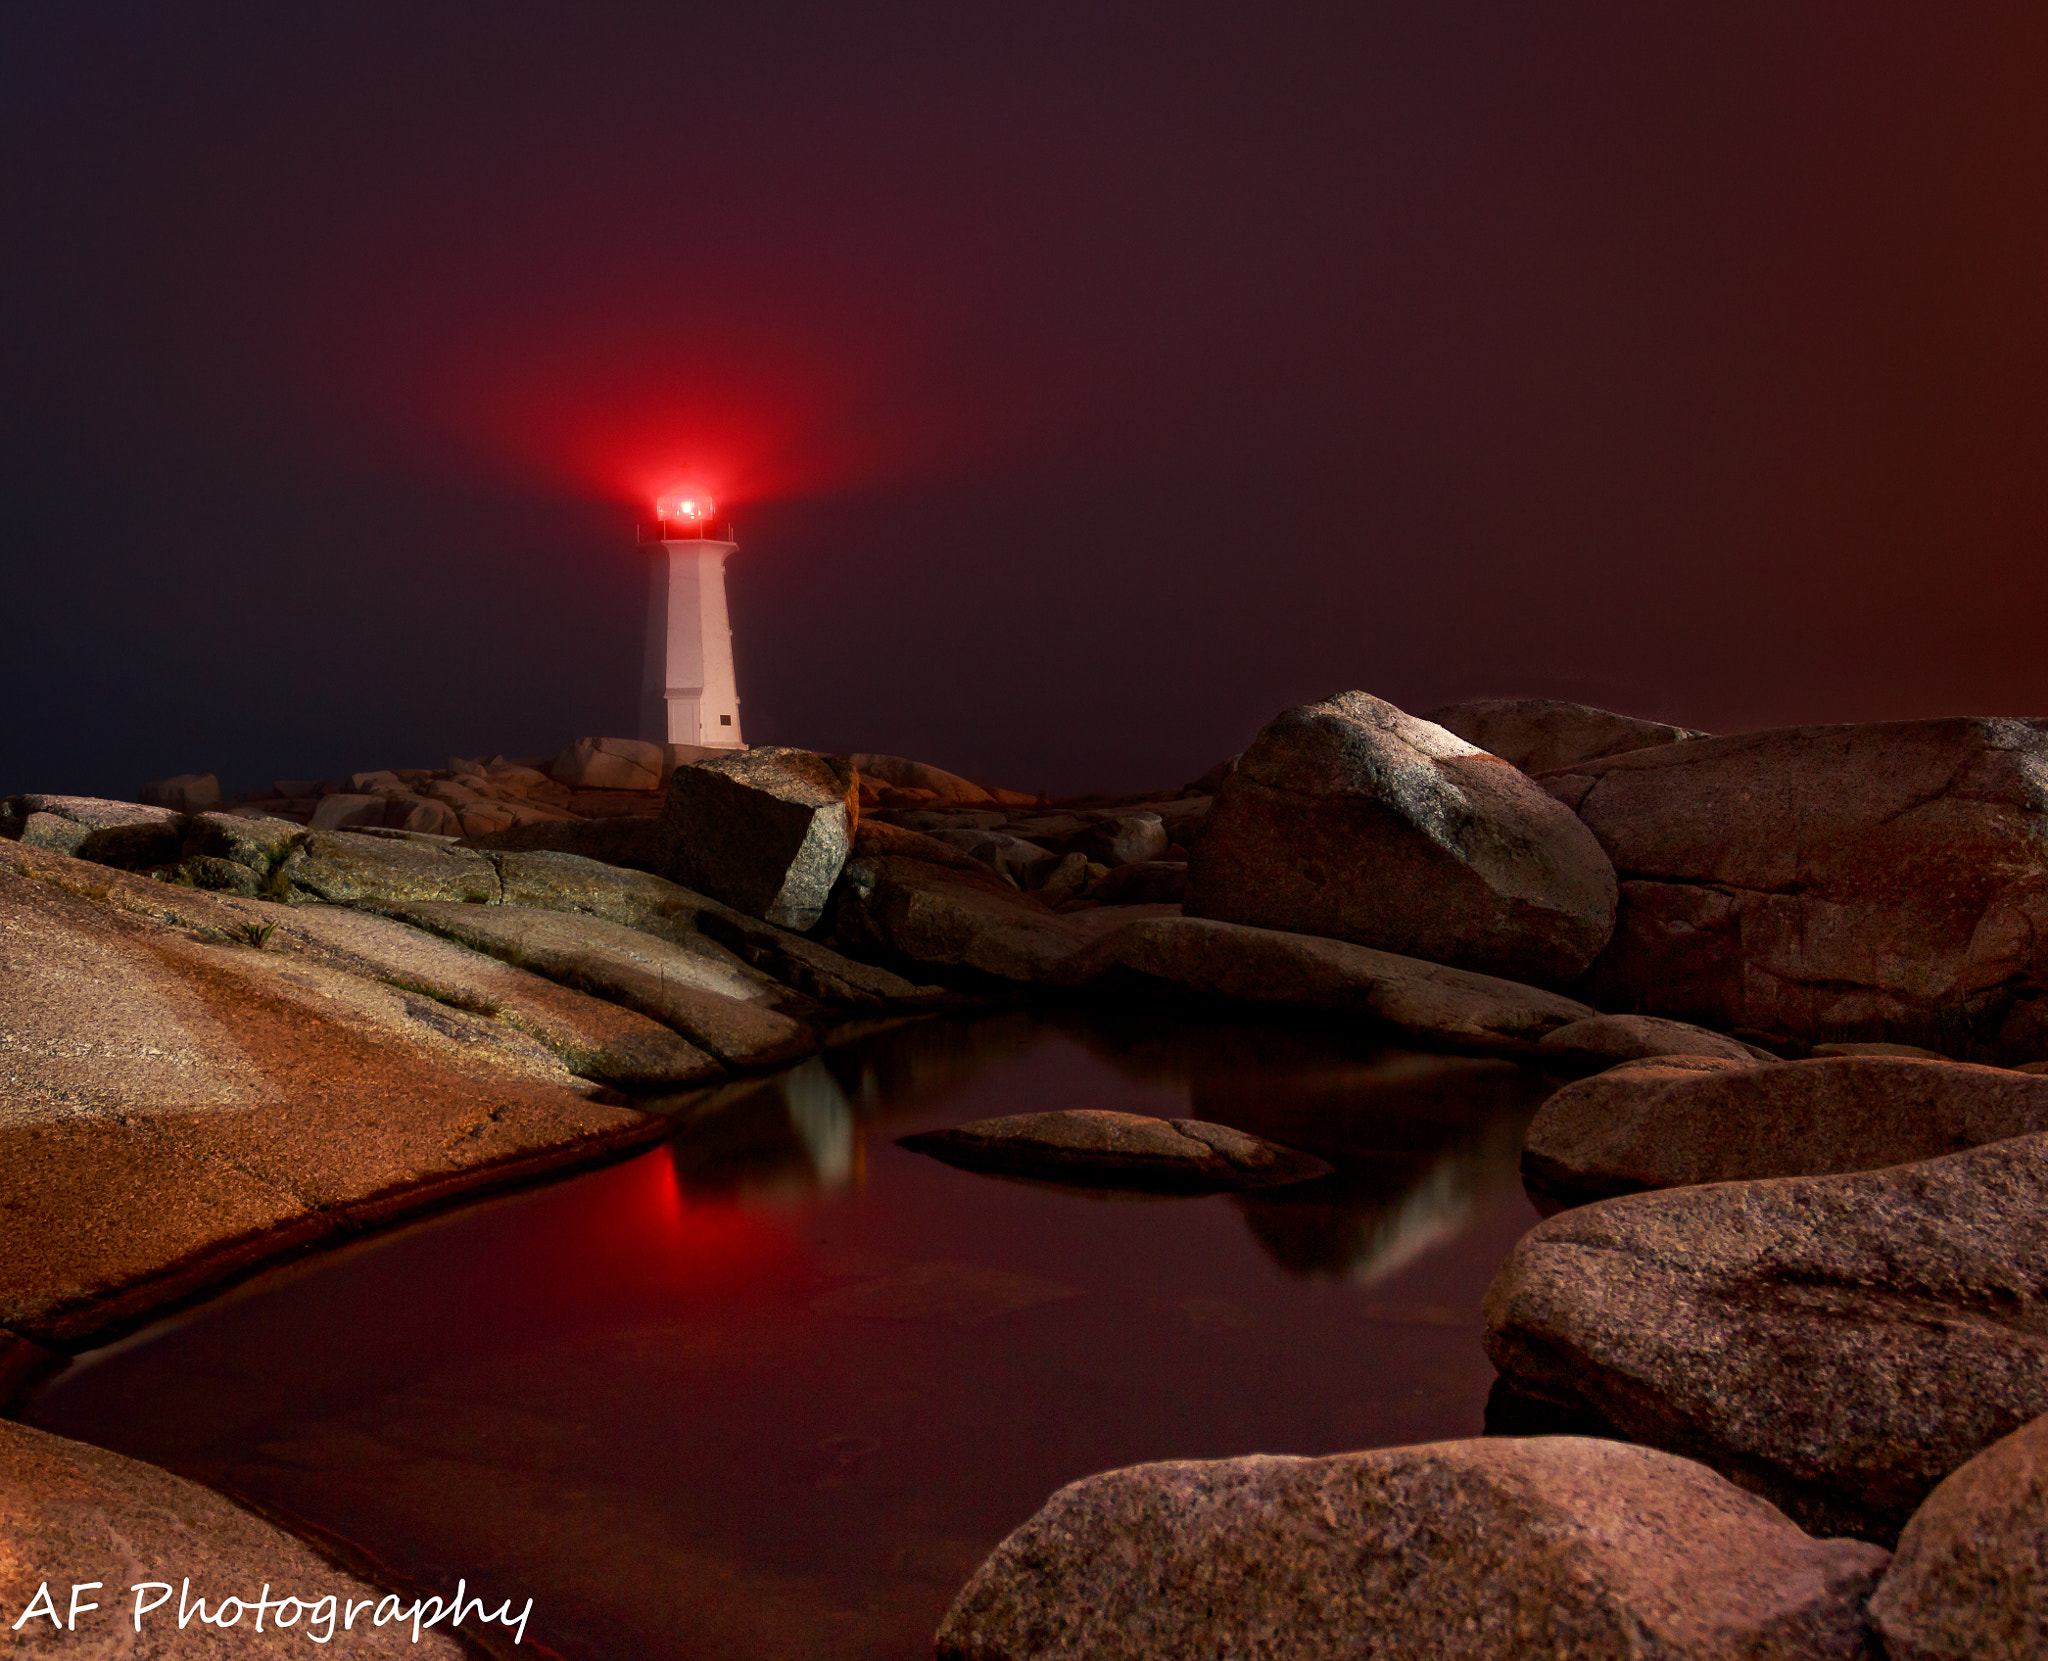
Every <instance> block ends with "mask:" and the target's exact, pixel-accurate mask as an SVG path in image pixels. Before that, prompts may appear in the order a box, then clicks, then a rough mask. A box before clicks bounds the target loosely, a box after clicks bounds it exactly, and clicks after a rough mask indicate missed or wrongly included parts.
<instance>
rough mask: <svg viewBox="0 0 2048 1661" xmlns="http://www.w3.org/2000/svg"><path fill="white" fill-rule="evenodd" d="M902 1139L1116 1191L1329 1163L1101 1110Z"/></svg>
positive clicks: (1256, 1140) (1198, 1125) (1268, 1177)
mask: <svg viewBox="0 0 2048 1661" xmlns="http://www.w3.org/2000/svg"><path fill="white" fill-rule="evenodd" d="M896 1140H897V1144H898V1145H899V1146H900V1147H905V1148H908V1149H910V1151H911V1152H913V1153H924V1154H930V1155H931V1156H932V1157H933V1158H934V1159H942V1160H944V1161H945V1162H946V1163H947V1164H948V1165H959V1166H962V1167H963V1168H965V1169H967V1170H970V1171H995V1172H1000V1173H1002V1174H1004V1175H1008V1176H1027V1177H1043V1178H1046V1179H1048V1180H1050V1181H1053V1182H1077V1183H1088V1184H1095V1185H1108V1186H1114V1187H1119V1188H1157V1189H1167V1190H1175V1191H1180V1192H1200V1193H1214V1192H1216V1191H1217V1190H1219V1189H1233V1188H1264V1187H1268V1186H1271V1185H1273V1184H1275V1183H1283V1182H1302V1181H1306V1180H1307V1179H1308V1178H1310V1177H1320V1176H1327V1175H1329V1173H1330V1171H1331V1170H1332V1169H1333V1167H1332V1166H1330V1165H1329V1164H1328V1163H1327V1162H1325V1161H1323V1160H1321V1159H1318V1158H1316V1157H1315V1155H1313V1154H1306V1153H1302V1152H1300V1151H1298V1150H1297V1149H1294V1148H1283V1147H1281V1146H1280V1145H1279V1144H1278V1143H1276V1142H1268V1141H1266V1140H1265V1139H1264V1138H1263V1137H1258V1136H1248V1135H1246V1134H1245V1133H1244V1132H1243V1131H1241V1130H1232V1129H1231V1128H1230V1127H1229V1126H1227V1125H1212V1124H1207V1123H1205V1122H1204V1121H1202V1120H1200V1119H1153V1118H1148V1117H1147V1116H1145V1115H1144V1114H1141V1113H1112V1112H1108V1111H1105V1110H1103V1109H1100V1108H1071V1109H1063V1110H1059V1111H1056V1112H1051V1113H1015V1114H1009V1115H1006V1116H1005V1117H1002V1118H998V1119H977V1120H975V1121H974V1122H972V1123H971V1124H965V1125H955V1126H953V1127H952V1128H951V1129H949V1130H928V1131H921V1132H919V1133H918V1134H917V1135H915V1136H899V1137H898V1138H897V1139H896Z"/></svg>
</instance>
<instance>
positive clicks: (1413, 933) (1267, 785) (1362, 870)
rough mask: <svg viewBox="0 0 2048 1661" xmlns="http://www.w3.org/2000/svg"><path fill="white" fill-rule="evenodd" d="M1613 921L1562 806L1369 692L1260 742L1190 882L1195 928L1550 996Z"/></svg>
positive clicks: (1591, 846) (1220, 805)
mask: <svg viewBox="0 0 2048 1661" xmlns="http://www.w3.org/2000/svg"><path fill="white" fill-rule="evenodd" d="M1614 907H1615V877H1614V869H1613V867H1612V866H1611V865H1610V864H1609V863H1608V859H1607V856H1606V854H1604V853H1603V852H1602V851H1601V849H1600V846H1599V844H1598V843H1597V842H1596V841H1595V840H1594V839H1593V837H1592V836H1591V834H1590V833H1588V832H1587V830H1586V828H1585V826H1584V825H1582V824H1580V823H1579V821H1578V819H1577V818H1576V817H1575V816H1574V815H1573V814H1572V813H1571V811H1570V810H1569V809H1568V808H1566V807H1564V806H1563V805H1561V804H1560V803H1559V802H1557V801H1555V800H1553V799H1552V798H1551V796H1550V795H1549V794H1547V793H1546V792H1545V791H1544V790H1542V789H1541V788H1539V787H1538V786H1537V785H1534V784H1532V783H1530V782H1529V780H1528V779H1526V778H1524V777H1523V776H1522V774H1520V773H1519V772H1517V771H1516V770H1515V769H1514V768H1513V767H1512V766H1510V765H1509V764H1508V763H1506V762H1504V761H1502V760H1501V759H1500V758H1499V757H1498V756H1492V755H1488V754H1487V753H1486V752H1485V751H1483V750H1480V749H1477V748H1475V747H1474V746H1472V745H1470V744H1468V743H1466V742H1465V741H1464V740H1463V739H1461V738H1458V737H1457V736H1455V735H1454V734H1452V733H1449V732H1446V731H1445V730H1444V729H1443V728H1442V727H1439V726H1435V725H1433V724H1431V723H1430V722H1427V721H1421V720H1418V719H1416V718H1415V717H1414V716H1412V715H1408V714H1405V713H1404V712H1402V711H1401V710H1398V709H1396V708H1395V707H1394V706H1393V705H1392V704H1389V703H1386V702H1384V701H1383V700H1381V699H1378V698H1374V697H1371V696H1369V695H1368V694H1366V693H1363V692H1346V693H1343V694H1340V695H1339V696H1337V697H1335V698H1331V699H1329V700H1328V701H1326V702H1324V703H1320V704H1309V705H1304V706H1303V707H1301V708H1298V709H1290V710H1287V711H1286V712H1284V713H1283V714H1282V715H1280V716H1279V717H1278V718H1277V719H1276V720H1274V721H1273V722H1272V723H1271V724H1270V725H1269V726H1267V727H1266V729H1265V730H1264V731H1263V732H1261V733H1260V734H1259V736H1258V738H1257V739H1256V740H1254V741H1253V743H1252V746H1251V748H1250V749H1248V750H1246V751H1245V753H1244V756H1243V759H1242V760H1241V761H1240V762H1239V763H1238V767H1237V771H1236V772H1235V773H1233V774H1231V776H1230V777H1229V778H1228V779H1227V780H1225V781H1224V783H1223V785H1222V788H1221V789H1220V790H1219V791H1218V793H1217V796H1216V802H1215V806H1214V807H1213V808H1212V809H1211V810H1210V812H1209V815H1208V819H1207V822H1206V824H1205V826H1204V828H1203V831H1202V834H1201V837H1200V838H1199V840H1198V841H1197V842H1196V844H1195V847H1194V849H1193V852H1192V856H1191V858H1190V861H1189V868H1188V900H1187V909H1188V914H1189V915H1190V916H1196V917H1210V918H1215V919H1217V920H1219V921H1224V922H1232V923H1243V924H1248V925H1251V926H1254V927H1260V928H1276V929H1288V930H1291V931H1294V932H1297V933H1303V934H1321V935H1329V936H1333V937H1335V938H1337V939H1340V940H1349V941H1352V942H1354V943H1356V944H1358V945H1362V946H1369V947H1372V948H1374V949H1376V950H1379V951H1388V952H1398V953H1401V954H1402V955H1404V956H1411V957H1419V958H1426V959H1428V960H1429V961H1431V962H1435V963H1445V964H1451V965H1454V966H1456V967H1459V968H1463V969H1471V970H1475V971H1478V972H1481V973H1485V974H1494V975H1505V976H1510V977H1512V978H1514V979H1516V980H1523V981H1534V982H1538V983H1542V984H1551V985H1555V984H1561V983H1564V982H1568V981H1571V980H1573V979H1575V978H1577V976H1578V975H1579V974H1580V973H1581V972H1582V971H1583V970H1584V969H1585V967H1586V965H1587V964H1589V963H1591V962H1592V961H1593V958H1594V957H1595V955H1596V954H1597V953H1598V952H1599V951H1600V949H1601V948H1602V947H1603V946H1605V945H1606V944H1607V939H1608V936H1609V934H1610V933H1611V932H1612V931H1613V927H1614Z"/></svg>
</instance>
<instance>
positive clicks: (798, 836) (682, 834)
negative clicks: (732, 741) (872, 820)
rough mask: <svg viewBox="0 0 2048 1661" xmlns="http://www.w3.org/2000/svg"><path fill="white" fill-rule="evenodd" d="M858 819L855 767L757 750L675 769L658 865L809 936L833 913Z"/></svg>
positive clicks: (800, 753)
mask: <svg viewBox="0 0 2048 1661" xmlns="http://www.w3.org/2000/svg"><path fill="white" fill-rule="evenodd" d="M858 822H859V804H858V792H857V790H856V788H855V784H854V775H853V771H852V769H851V768H849V767H848V766H847V765H846V763H845V762H843V761H840V760H837V759H836V758H834V757H831V756H821V755H816V754H813V753H812V752H810V751H808V750H788V749H762V750H749V751H747V752H745V753H744V754H739V755H733V756H726V757H720V758H719V759H717V760H715V761H699V762H693V763H692V764H690V765H689V766H687V767H678V768H677V769H676V770H675V774H674V776H673V777H672V778H671V779H670V780H669V786H668V801H667V804H666V805H665V806H664V807H663V809H662V815H661V825H660V829H659V831H658V833H657V835H658V842H657V850H656V863H657V866H658V868H659V870H660V873H661V875H663V876H665V877H667V878H668V879H669V880H670V881H672V882H677V883H680V884H682V885H683V886H684V887H685V888H694V889H696V890H697V891H698V892H699V893H702V894H708V895H710V896H711V897H712V898H713V899H715V900H720V901H723V902H724V903H725V904H727V905H730V906H733V907H735V908H736V909H738V910H740V911H744V912H746V913H748V914H749V915H750V916H754V917H759V918H762V919H763V920H764V921H766V922H770V923H775V924H777V925H779V926H781V927H783V928H788V929H794V930H796V931H798V932H799V933H801V932H803V931H805V930H807V929H810V928H811V927H813V926H814V925H815V924H816V923H817V921H818V919H819V918H820V917H822V916H823V915H824V912H825V905H826V902H827V900H828V899H829V898H830V897H831V893H832V885H833V884H834V883H835V882H837V881H838V880H839V873H840V870H841V868H842V867H843V866H844V865H845V863H846V859H847V856H848V854H849V853H850V851H851V849H852V843H853V832H854V827H855V825H856V824H857V823H858Z"/></svg>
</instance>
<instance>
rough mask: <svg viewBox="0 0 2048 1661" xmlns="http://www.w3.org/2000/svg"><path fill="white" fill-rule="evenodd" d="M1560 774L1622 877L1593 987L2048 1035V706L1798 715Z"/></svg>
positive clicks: (1677, 1005) (1680, 1007)
mask: <svg viewBox="0 0 2048 1661" xmlns="http://www.w3.org/2000/svg"><path fill="white" fill-rule="evenodd" d="M1551 782H1552V783H1553V784H1555V785H1558V786H1559V787H1560V788H1564V787H1565V786H1566V785H1569V789H1568V790H1567V791H1566V793H1567V795H1569V796H1570V797H1572V798H1573V799H1575V800H1576V802H1577V806H1578V811H1579V815H1580V817H1581V818H1582V819H1583V820H1584V821H1585V823H1586V825H1587V826H1588V828H1590V829H1591V831H1592V832H1593V834H1594V835H1595V836H1596V837H1598V838H1599V840H1600V845H1601V846H1602V847H1603V848H1605V849H1606V850H1607V853H1608V854H1609V856H1610V857H1611V858H1612V859H1613V861H1614V865H1615V868H1616V870H1617V871H1619V872H1620V874H1621V878H1622V890H1621V894H1622V902H1621V915H1620V918H1619V921H1618V923H1617V925H1616V928H1615V931H1614V938H1613V941H1612V943H1611V944H1610V945H1609V946H1608V948H1607V950H1606V951H1605V952H1604V953H1603V954H1602V956H1601V958H1600V960H1599V962H1598V963H1597V964H1596V965H1595V966H1594V968H1593V972H1592V974H1591V976H1590V977H1589V979H1588V985H1589V987H1590V988H1591V995H1592V997H1593V999H1594V1001H1595V1002H1597V1003H1600V1004H1602V1005H1604V1006H1609V1007H1627V1008H1631V1009H1635V1010H1638V1011H1639V1012H1641V1013H1644V1014H1652V1015H1668V1016H1673V1017H1675V1018H1677V1019H1679V1020H1686V1021H1697V1022H1700V1023H1703V1024H1705V1025H1708V1026H1719V1027H1743V1028H1753V1029H1757V1030H1761V1031H1767V1032H1779V1033H1784V1034H1787V1035H1790V1036H1793V1037H1797V1038H1801V1039H1806V1040H1809V1041H1810V1040H1812V1039H1814V1038H1829V1037H1835V1038H1840V1037H1862V1038H1885V1037H1890V1038H1904V1039H1906V1040H1908V1041H1912V1042H1929V1041H1935V1040H1939V1041H1938V1042H1935V1047H1936V1048H1940V1049H1952V1048H1955V1047H1957V1046H1959V1044H1960V1043H1961V1042H1962V1041H1964V1040H1966V1039H1968V1038H1971V1037H1976V1038H1977V1039H1979V1040H1980V1041H1989V1042H1992V1043H1995V1044H1999V1045H2001V1046H2002V1048H2001V1050H2000V1052H1999V1053H2009V1054H2020V1053H2024V1055H2025V1057H2026V1058H2028V1059H2033V1058H2038V1057H2040V1056H2048V1002H2042V1001H2041V999H2042V994H2043V993H2044V992H2048V722H2043V721H2023V720H2010V719H1968V720H1948V721H1892V722H1882V723H1873V724H1869V725H1863V726H1834V727H1794V728H1787V729H1785V730H1783V731H1778V732H1765V733H1753V734H1749V735H1746V736H1742V737H1729V738H1709V739H1700V740H1695V741H1693V742H1691V743H1686V744H1668V745H1659V746H1656V747H1653V748H1648V749H1641V750H1635V751H1631V752H1630V753H1628V754H1626V755H1619V756H1610V757H1608V758H1606V759H1605V760H1599V761H1589V762H1585V763H1583V764H1581V765H1580V766H1578V767H1577V768H1576V769H1575V770H1574V774H1573V776H1572V777H1571V778H1570V779H1553V780H1552V781H1551ZM2037 1005H2038V1007H2036V1006H2037Z"/></svg>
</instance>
